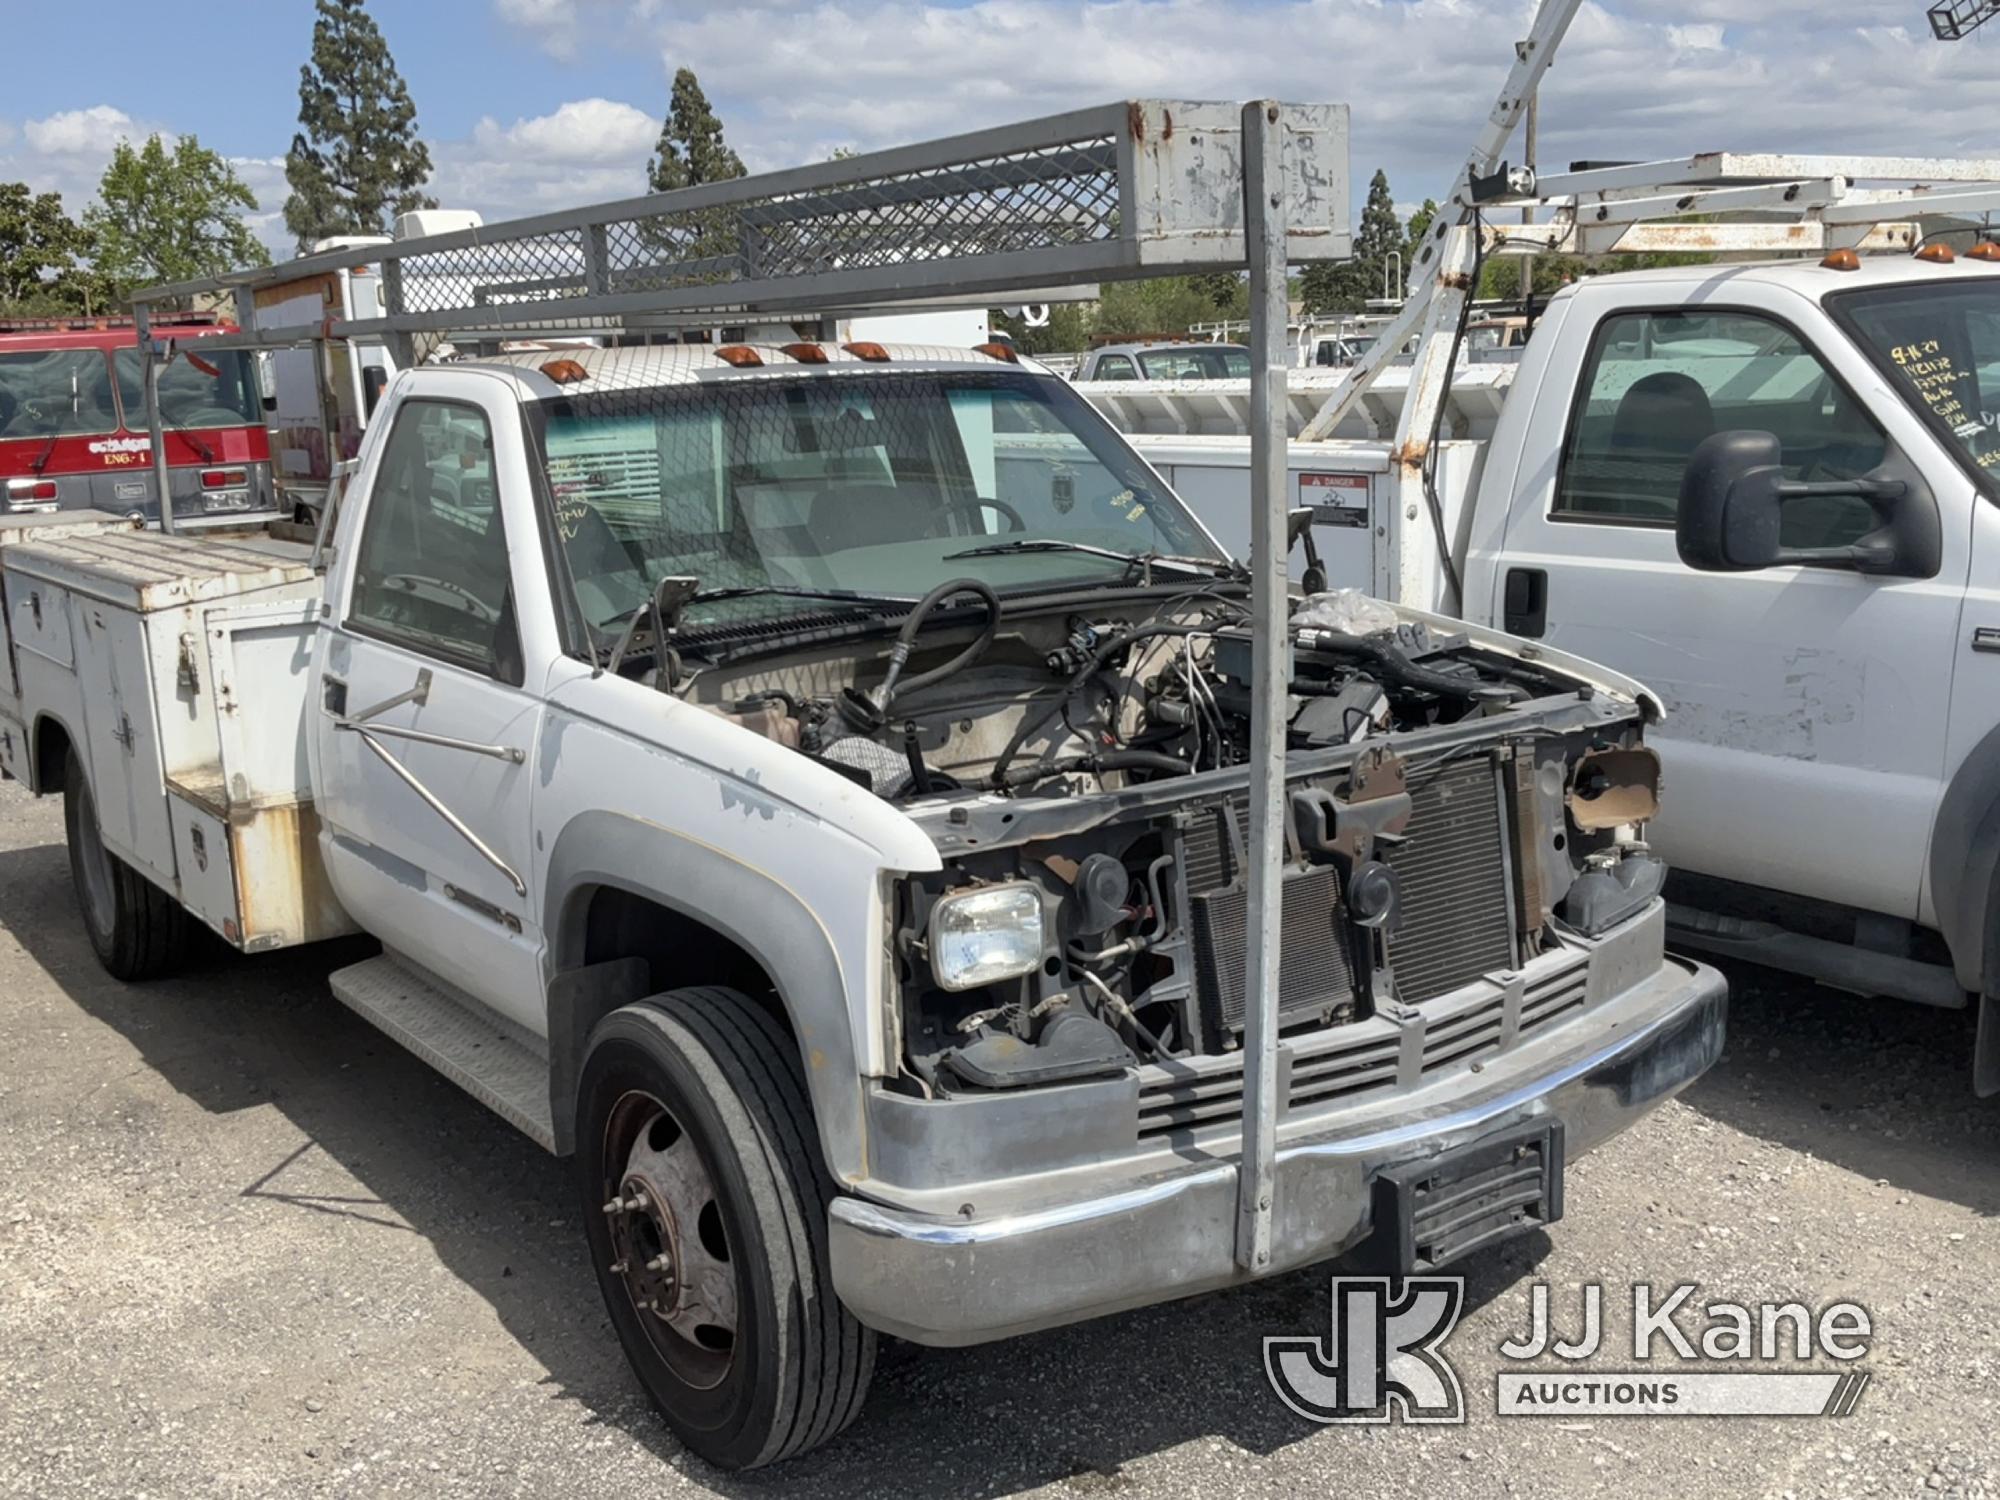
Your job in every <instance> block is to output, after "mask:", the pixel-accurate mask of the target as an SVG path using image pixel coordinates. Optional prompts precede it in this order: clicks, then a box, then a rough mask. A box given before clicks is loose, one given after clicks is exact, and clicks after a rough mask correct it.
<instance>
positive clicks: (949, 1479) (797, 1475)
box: [0, 785, 2000, 1500]
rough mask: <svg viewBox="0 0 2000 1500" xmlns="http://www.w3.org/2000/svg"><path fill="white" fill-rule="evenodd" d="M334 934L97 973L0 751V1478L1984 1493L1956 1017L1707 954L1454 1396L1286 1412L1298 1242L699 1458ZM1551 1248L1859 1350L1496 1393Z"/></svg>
mask: <svg viewBox="0 0 2000 1500" xmlns="http://www.w3.org/2000/svg"><path fill="white" fill-rule="evenodd" d="M333 957H334V958H338V955H335V956H333ZM331 962H332V959H330V957H329V955H327V954H323V953H314V954H290V955H274V956H270V957H267V958H263V959H258V960H249V961H246V960H240V959H234V958H231V957H229V956H227V955H218V956H217V957H216V958H214V959H213V960H212V961H211V962H209V963H207V964H206V965H204V966H203V967H202V968H201V969H200V970H199V972H196V973H194V974H191V975H189V976H188V977H186V978H184V979H181V980H178V981H176V982H173V983H169V984H160V985H154V986H148V987H145V988H137V989H135V988H126V987H124V986H121V985H118V984H116V983H114V982H112V981H111V980H109V979H107V978H106V977H105V976H104V975H103V974H102V973H101V972H100V970H99V969H98V968H97V965H96V963H95V961H94V960H93V958H92V956H91V954H90V950H89V947H88V945H87V943H86V941H85V939H84V938H83V936H82V933H81V930H80V928H79V927H78V924H77V918H76V915H75V911H74V907H73V904H72V900H71V896H70V891H69V876H68V868H67V864H66V861H65V857H64V854H63V850H62V847H61V817H60V806H59V804H57V803H55V802H53V801H51V802H45V803H41V804H36V803H34V802H33V801H31V800H30V799H29V798H27V797H26V796H25V795H24V794H23V793H22V792H21V791H20V789H19V788H18V787H15V786H12V785H8V786H6V787H4V788H0V1012H4V1018H5V1034H6V1038H7V1042H6V1045H7V1048H8V1052H9V1054H10V1055H9V1058H8V1062H7V1064H6V1066H5V1067H4V1068H0V1349H4V1354H5V1357H4V1359H0V1494H19V1495H30V1496H35V1497H43V1496H67V1495H120V1496H137V1495H150V1496H207V1495H301V1494H338V1495H375V1494H419V1495H480V1496H484V1495H510V1494H522V1495H536V1496H550V1495H567V1494H584V1493H589V1494H592V1495H603V1496H619V1495H627V1494H630V1495H640V1494H648V1495H652V1494H694V1493H719V1494H723V1495H729V1496H765V1495H770V1496H792V1495H798V1496H811V1497H829V1500H831V1497H849V1496H852V1497H855V1500H861V1497H868V1496H875V1495H879V1494H882V1493H884V1492H887V1491H891V1490H894V1491H900V1492H903V1493H906V1494H912V1495H924V1496H933V1495H935V1496H947V1497H975V1496H978V1497H983V1496H990V1495H1011V1494H1015V1493H1025V1492H1046V1493H1050V1494H1075V1495H1102V1496H1108V1495H1118V1496H1121V1497H1123V1496H1132V1497H1138V1496H1147V1495H1190V1496H1193V1495H1199V1496H1203V1497H1207V1500H1213V1497H1218V1496H1226V1495H1236V1494H1253V1493H1254V1494H1265V1493H1284V1494H1299V1495H1311V1496H1315V1497H1318V1496H1327V1495H1342V1494H1375V1495H1391V1494H1412V1495H1415V1494H1422V1495H1425V1496H1427V1497H1428V1496H1453V1495H1483V1494H1490V1493H1502V1492H1505V1493H1518V1494H1521V1495H1552V1494H1560V1495H1583V1494H1599V1493H1609V1494H1615V1495H1618V1496H1620V1497H1630V1496H1639V1495H1655V1494H1657V1495H1677V1496H1686V1495H1711V1494H1712V1495H1729V1496H1737V1495H1746V1496H1754V1495H1786V1494H1796V1495H1801V1496H1805V1495H1850V1494H1851V1495H1865V1494H1897V1493H1912V1494H1924V1495H1932V1494H1947V1495H1952V1494H1956V1495H1996V1496H2000V1439H1996V1437H1995V1430H1996V1426H2000V1420H1996V1419H2000V1335H1996V1328H2000V1226H1996V1223H1995V1216H1996V1214H2000V1174H1996V1171H1995V1164H1996V1155H1997V1154H2000V1153H1996V1149H1995V1148H1996V1143H2000V1100H1994V1101H1988V1102H1987V1103H1984V1104H1980V1103H1977V1102H1975V1101H1974V1100H1973V1099H1972V1098H1971V1096H1970V1092H1969V1087H1968V1074H1967V1062H1966V1059H1967V1055H1968V1048H1969V1046H1970V1039H1971V1030H1970V1025H1969V1022H1968V1020H1967V1018H1966V1017H1964V1016H1961V1015H1950V1014H1938V1013H1932V1012H1925V1011H1920V1010H1917V1009H1914V1008H1902V1007H1897V1006H1894V1005H1890V1004H1887V1003H1872V1004H1871V1003H1869V1002H1866V1001H1860V1000H1854V999H1850V998H1847V997H1843V996H1839V995H1836V994H1833V993H1831V992H1827V991H1822V990H1817V989H1814V988H1812V987H1810V986H1807V985H1803V984H1797V983H1793V982H1790V981H1786V980H1783V979H1779V978H1775V977H1773V976H1766V975H1760V974H1758V973H1756V972H1755V971H1744V972H1742V973H1740V974H1737V975H1735V976H1732V977H1733V978H1734V979H1735V980H1736V985H1735V1001H1734V1011H1733V1014H1732V1017H1731V1033H1732V1040H1731V1044H1730V1048H1729V1052H1728V1055H1727V1057H1726V1058H1725V1059H1724V1061H1723V1063H1722V1065H1721V1066H1720V1067H1719V1068H1717V1069H1716V1070H1715V1071H1714V1072H1713V1073H1712V1074H1711V1075H1710V1076H1709V1077H1708V1078H1706V1079H1704V1080H1703V1081H1702V1082H1701V1083H1700V1084H1699V1085H1698V1086H1697V1087H1695V1088H1694V1089H1693V1090H1691V1091H1690V1092H1689V1093H1688V1094H1687V1095H1685V1096H1684V1097H1683V1098H1682V1099H1681V1100H1680V1101H1678V1102H1676V1103H1673V1104H1671V1105H1669V1106H1667V1107H1666V1108H1665V1109H1663V1110H1661V1111H1659V1112H1658V1113H1656V1114H1655V1115H1654V1116H1652V1117H1651V1118H1650V1119H1648V1120H1647V1121H1646V1122H1644V1123H1643V1124H1642V1125H1641V1126H1639V1127H1638V1128H1636V1129H1634V1130H1632V1131H1631V1132H1629V1133H1627V1134H1626V1135H1625V1136H1623V1137H1621V1138H1620V1139H1618V1140H1616V1141H1614V1142H1613V1143H1611V1144H1610V1145H1609V1146H1607V1147H1605V1148H1604V1149H1603V1150H1601V1151H1600V1152H1598V1153H1596V1154H1595V1155H1592V1156H1590V1157H1588V1158H1586V1159H1585V1160H1583V1161H1582V1162H1580V1163H1578V1164H1576V1165H1575V1166H1574V1167H1573V1168H1572V1170H1571V1173H1570V1176H1569V1179H1568V1184H1567V1186H1568V1217H1567V1218H1566V1219H1565V1221H1564V1222H1563V1223H1561V1224H1560V1225H1558V1226H1557V1227H1556V1229H1555V1231H1554V1232H1553V1233H1552V1234H1550V1235H1547V1236H1537V1237H1534V1238H1532V1239H1529V1240H1526V1241H1522V1242H1517V1244H1516V1246H1515V1247H1513V1248H1512V1249H1511V1250H1509V1251H1506V1252H1500V1253H1495V1254H1492V1255H1489V1256H1487V1257H1485V1258H1483V1259H1480V1260H1477V1261H1475V1262H1473V1263H1472V1264H1471V1265H1470V1266H1468V1267H1467V1268H1466V1271H1467V1275H1468V1278H1469V1293H1470V1297H1469V1302H1470V1306H1471V1309H1472V1310H1471V1311H1470V1312H1469V1313H1468V1315H1467V1317H1466V1318H1465V1320H1464V1321H1463V1322H1462V1323H1461V1325H1460V1327H1459V1329H1458V1331H1457V1332H1456V1333H1455V1334H1454V1335H1453V1336H1452V1338H1451V1340H1450V1342H1449V1344H1448V1345H1447V1352H1448V1353H1449V1354H1450V1355H1451V1357H1452V1358H1453V1360H1454V1362H1455V1364H1456V1365H1457V1367H1458V1369H1459V1370H1460V1372H1461V1375H1462V1376H1463V1378H1464V1381H1465V1386H1466V1389H1467V1393H1468V1399H1469V1403H1470V1408H1471V1420H1470V1422H1469V1424H1468V1425H1465V1426H1462V1427H1449V1428H1424V1429H1419V1428H1396V1429H1371V1428H1354V1427H1344V1428H1321V1427H1315V1426H1313V1425H1311V1424H1309V1423H1307V1422H1304V1421H1302V1420H1300V1419H1298V1418H1296V1417H1294V1416H1292V1415H1291V1414H1290V1413H1289V1412H1288V1411H1286V1410H1285V1409H1284V1408H1283V1407H1282V1406H1281V1405H1280V1404H1279V1403H1278V1401H1277V1400H1276V1399H1275V1397H1274V1396H1273V1395H1272V1393H1271V1391H1270V1390H1269V1389H1268V1387H1267V1386H1266V1384H1265V1381H1264V1378H1263V1375H1262V1369H1261V1357H1260V1354H1259V1350H1260V1347H1261V1339H1262V1338H1263V1337H1264V1336H1265V1335H1267V1334H1273V1333H1283V1334H1297V1333H1314V1332H1319V1331H1321V1330H1323V1329H1324V1327H1325V1324H1326V1316H1327V1312H1326V1274H1325V1273H1324V1272H1322V1271H1309V1272H1304V1273H1300V1274H1296V1275H1292V1276H1288V1277H1282V1278H1279V1279H1277V1280H1274V1281H1271V1282H1268V1283H1265V1284H1263V1285H1261V1286H1259V1287H1257V1288H1254V1289H1251V1290H1248V1291H1245V1292H1240V1293H1236V1294H1233V1295H1225V1296H1215V1297H1209V1298H1204V1299H1200V1300H1197V1301H1194V1302H1191V1303H1186V1304H1182V1305H1179V1306H1174V1307H1168V1308H1155V1309H1151V1310H1148V1311H1144V1312H1139V1313H1133V1314H1128V1315H1126V1316H1123V1317H1118V1318H1112V1319H1107V1320H1104V1321H1101V1322H1098V1323H1094V1324H1089V1325H1086V1326H1084V1327H1081V1328H1075V1329H1068V1330H1063V1331H1058V1332H1054V1333H1049V1334H1044V1335H1040V1336H1037V1337H1034V1338H1029V1339H1024V1340H1019V1341H1016V1342H1014V1343H1010V1344H1003V1345H996V1346H989V1347H987V1348H983V1349H970V1350H958V1351H931V1350H921V1349H917V1348H914V1347H910V1346H906V1345H893V1344H892V1345H887V1346H885V1348H884V1350H883V1356H882V1360H881V1366H880V1371H879V1374H878V1375H877V1378H876V1382H875V1388H874V1394H873V1396H872V1398H871V1400H870V1402H869V1405H868V1407H867V1409H866V1411H865V1412H864V1414H863V1416H862V1418H861V1420H860V1422H859V1423H858V1424H857V1425H856V1426H855V1427H854V1428H853V1429H852V1430H851V1431H850V1432H849V1433H848V1434H847V1436H846V1437H845V1438H844V1439H843V1440H841V1441H840V1442H839V1443H837V1444H836V1445H835V1446H834V1447H832V1448H831V1449H829V1450H826V1451H824V1452H821V1453H819V1454H815V1455H812V1456H810V1457H808V1458H806V1459H803V1460H800V1461H798V1462H796V1463H793V1464H791V1465H789V1466H786V1467H784V1468H782V1469H779V1470H777V1471H770V1472H766V1473H765V1474H762V1475H757V1476H752V1477H749V1478H732V1477H730V1476H726V1475H719V1474H717V1473H715V1472H714V1471H712V1470H709V1469H708V1468H706V1467H705V1466H704V1465H702V1464H701V1463H700V1462H699V1461H697V1460H694V1459H692V1458H690V1457H688V1456H687V1455H685V1454H684V1453H682V1452H681V1451H680V1449H679V1448H678V1446H677V1445H676V1444H675V1442H674V1441H673V1439H672V1438H671V1437H670V1436H669V1435H668V1434H667V1433H666V1431H665V1430H664V1428H662V1427H661V1426H660V1424H659V1423H658V1422H657V1421H656V1420H655V1419H654V1417H653V1416H652V1415H651V1413H650V1411H649V1409H648V1408H647V1407H646V1405H645V1403H644V1402H643V1400H642V1399H641V1398H640V1397H639V1395H638V1394H637V1391H636V1388H635V1386H634V1384H633V1382H632V1380H631V1379H630V1378H629V1377H628V1375H627V1373H626V1368H625V1364H624V1361H623V1358H622V1356H621V1355H620V1354H619V1352H618V1348H617V1345H616V1343H615V1342H614V1341H613V1339H612V1336H611V1333H610V1330H609V1326H608V1324H607V1323H606V1320H605V1318H604V1315H603V1313H602V1310H601V1307H600V1304H599V1301H598V1296H597V1291H596V1288H595V1286H594V1284H593V1282H592V1280H591V1278H590V1277H589V1275H588V1274H587V1270H586V1267H585V1266H584V1264H583V1261H582V1257H581V1253H580V1247H581V1244H582V1241H581V1237H580V1233H579V1229H578V1225H577V1223H576V1213H575V1211H574V1208H573V1205H572V1202H571V1193H570V1188H569V1182H568V1179H567V1176H566V1174H565V1172H564V1170H563V1168H562V1166H561V1165H560V1164H558V1163H556V1162H555V1161H553V1160H551V1159H549V1158H548V1157H546V1156H544V1155H542V1154H541V1153H540V1152H539V1151H538V1150H537V1149H536V1148H535V1147H533V1146H532V1145H530V1144H529V1143H528V1142H527V1141H526V1140H525V1139H523V1138H522V1137H520V1136H518V1135H516V1134H515V1133H514V1132H513V1131H511V1130H510V1129H508V1128H507V1127H506V1126H505V1125H503V1124H502V1123H501V1122H500V1121H498V1120H497V1119H495V1118H493V1117H491V1116H489V1115H488V1114H486V1113H485V1112H484V1111H483V1110H481V1108H480V1107H479V1106H478V1105H476V1104H474V1103H473V1102H472V1101H471V1100H470V1099H468V1098H466V1097H464V1096H463V1095H461V1094H460V1093H458V1092H457V1091H456V1090H455V1089H454V1088H452V1087H451V1086H450V1085H449V1084H447V1083H445V1082H443V1081H442V1080H440V1079H438V1078H437V1077H435V1076H433V1075H432V1074H431V1073H430V1072H429V1071H428V1070H426V1069H425V1068H424V1067H423V1066H422V1065H421V1064H419V1063H418V1062H416V1061H415V1060H414V1059H412V1058H410V1057H408V1056H406V1055H405V1054H403V1053H402V1052H401V1051H399V1050H398V1049H397V1048H396V1047H395V1046H394V1045H393V1044H391V1043H389V1042H388V1041H386V1040H384V1039H382V1038H381V1037H379V1036H378V1035H377V1034H376V1033H374V1032H373V1031H371V1030H370V1029H368V1028H367V1027H366V1026H365V1025H363V1024H362V1023H361V1022H360V1021H359V1020H357V1019H356V1018H354V1017H353V1016H351V1015H349V1014H348V1013H347V1012H346V1011H345V1010H343V1009H342V1008H341V1007H340V1006H339V1005H338V1004H336V1003H334V1002H333V1001H332V1000H331V999H330V998H329V997H328V996H327V994H326V992H325V989H324V986H323V982H322V981H323V977H324V974H325V972H326V970H327V968H328V967H330V966H331ZM1587 1279H1591V1280H1601V1281H1603V1282H1604V1283H1605V1284H1606V1285H1607V1289H1608V1291H1607V1295H1608V1299H1609V1301H1610V1302H1611V1303H1614V1304H1617V1305H1620V1306H1621V1307H1622V1306H1623V1305H1624V1299H1625V1297H1626V1296H1627V1295H1628V1293H1627V1292H1626V1291H1625V1290H1624V1289H1625V1288H1626V1287H1628V1286H1629V1284H1630V1283H1631V1282H1633V1281H1634V1280H1648V1281H1651V1282H1653V1283H1655V1284H1662V1283H1667V1284H1671V1283H1675V1282H1681V1281H1698V1282H1700V1283H1701V1284H1702V1287H1703V1292H1702V1293H1701V1294H1700V1295H1701V1296H1702V1298H1704V1299H1706V1298H1729V1299H1732V1300H1737V1301H1742V1302H1753V1303H1754V1302H1756V1301H1759V1300H1765V1299H1770V1300H1782V1299H1786V1298H1793V1297H1797V1298H1800V1299H1802V1300H1805V1301H1807V1302H1810V1303H1813V1304H1815V1305H1823V1304H1824V1303H1827V1302H1830V1301H1833V1300H1836V1299H1840V1298H1852V1299H1854V1300H1856V1301H1859V1302H1861V1303H1862V1304H1864V1305H1865V1306H1867V1307H1868V1308H1869V1309H1870V1310H1871V1311H1872V1313H1873V1315H1874V1320H1875V1337H1874V1341H1873V1346H1872V1349H1871V1352H1870V1354H1869V1356H1868V1358H1867V1359H1866V1360H1865V1362H1864V1363H1865V1366H1866V1367H1867V1368H1868V1369H1869V1370H1871V1371H1872V1372H1873V1375H1874V1380H1873V1383H1872V1385H1871V1386H1870V1387H1869V1389H1868V1390H1867V1392H1866V1394H1865V1396H1864V1398H1863V1400H1862V1402H1861V1405H1860V1408H1859V1410H1858V1411H1857V1412H1856V1413H1855V1414H1854V1415H1853V1416H1851V1417H1848V1418H1845V1419H1841V1420H1828V1419H1817V1418H1815V1419H1792V1420H1786V1421H1759V1420H1718V1419H1686V1418H1682V1419H1649V1418H1631V1417H1623V1418H1600V1419H1598V1420H1595V1421H1577V1422H1562V1423H1557V1422H1555V1421H1552V1420H1549V1419H1541V1420H1534V1421H1528V1420H1507V1419H1500V1418H1496V1417H1495V1416H1494V1415H1493V1389H1494V1375H1495V1373H1496V1371H1497V1370H1498V1369H1499V1368H1500V1367H1501V1365H1502V1363H1503V1361H1501V1359H1500V1357H1499V1356H1498V1354H1497V1352H1496V1348H1497V1345H1498V1344H1499V1343H1500V1342H1501V1341H1502V1340H1503V1339H1505V1338H1507V1337H1509V1336H1510V1335H1512V1334H1514V1333H1516V1332H1517V1331H1519V1330H1521V1329H1523V1328H1525V1326H1526V1324H1527V1309H1528V1296H1529V1293H1528V1287H1529V1285H1530V1284H1531V1283H1533V1282H1535V1281H1546V1282H1548V1283H1550V1284H1551V1286H1552V1287H1553V1288H1554V1289H1555V1305H1556V1307H1557V1309H1558V1313H1559V1317H1560V1319H1561V1321H1562V1323H1563V1324H1565V1325H1568V1324H1572V1323H1573V1322H1574V1320H1575V1312H1574V1308H1575V1306H1576V1300H1575V1293H1574V1291H1573V1290H1570V1289H1571V1288H1574V1287H1575V1286H1576V1285H1577V1284H1578V1283H1580V1282H1582V1281H1584V1280H1587ZM1628 1328H1629V1319H1628V1318H1627V1317H1626V1316H1625V1315H1624V1314H1623V1313H1622V1312H1621V1313H1620V1314H1619V1315H1618V1316H1616V1317H1613V1318H1612V1319H1611V1320H1610V1334H1611V1338H1612V1340H1613V1341H1614V1350H1615V1345H1616V1344H1617V1343H1622V1342H1625V1341H1626V1340H1627V1339H1628V1337H1629V1335H1628V1333H1627V1331H1626V1330H1627V1329H1628ZM1629 1352H1630V1351H1629V1349H1626V1350H1625V1351H1624V1353H1626V1354H1629ZM1629 1364H1630V1361H1629V1359H1619V1358H1616V1357H1615V1354H1614V1355H1613V1356H1607V1357H1605V1358H1601V1359H1600V1360H1599V1361H1598V1367H1599V1368H1601V1369H1614V1368H1618V1367H1620V1366H1621V1365H1624V1366H1629Z"/></svg>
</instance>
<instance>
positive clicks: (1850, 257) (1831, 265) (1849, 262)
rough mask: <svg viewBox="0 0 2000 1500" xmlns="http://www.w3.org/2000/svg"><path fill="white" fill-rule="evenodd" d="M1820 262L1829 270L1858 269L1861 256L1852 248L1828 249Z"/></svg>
mask: <svg viewBox="0 0 2000 1500" xmlns="http://www.w3.org/2000/svg"><path fill="white" fill-rule="evenodd" d="M1820 264H1821V265H1822V266H1824V267H1825V268H1826V269H1827V270H1829V271H1858V270H1860V269H1861V257H1860V256H1858V255H1856V254H1855V253H1854V252H1853V251H1852V250H1829V251H1828V252H1827V254H1826V256H1825V258H1824V259H1822V260H1821V261H1820Z"/></svg>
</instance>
